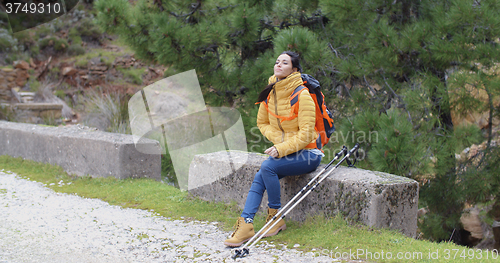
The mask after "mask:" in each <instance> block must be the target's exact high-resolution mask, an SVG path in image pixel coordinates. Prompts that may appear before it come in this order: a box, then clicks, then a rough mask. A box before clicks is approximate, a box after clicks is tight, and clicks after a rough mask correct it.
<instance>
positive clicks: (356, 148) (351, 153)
mask: <svg viewBox="0 0 500 263" xmlns="http://www.w3.org/2000/svg"><path fill="white" fill-rule="evenodd" d="M358 149H359V143H356V145H354V147H352V149H351V150H350V151H349V153H348V155H349V156H351V155H353V154H354V153H355V152H356V151H357V150H358Z"/></svg>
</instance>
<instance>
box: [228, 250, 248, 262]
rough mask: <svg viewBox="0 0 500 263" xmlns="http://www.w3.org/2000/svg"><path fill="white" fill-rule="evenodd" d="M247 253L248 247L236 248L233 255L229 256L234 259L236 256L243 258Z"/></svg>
mask: <svg viewBox="0 0 500 263" xmlns="http://www.w3.org/2000/svg"><path fill="white" fill-rule="evenodd" d="M249 253H250V250H249V249H248V248H244V249H242V250H240V249H236V250H235V251H234V255H233V256H232V257H231V258H232V259H234V260H236V258H243V257H245V256H246V255H248V254H249Z"/></svg>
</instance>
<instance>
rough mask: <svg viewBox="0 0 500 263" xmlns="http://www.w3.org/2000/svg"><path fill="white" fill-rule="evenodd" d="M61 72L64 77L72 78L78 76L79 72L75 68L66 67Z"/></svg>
mask: <svg viewBox="0 0 500 263" xmlns="http://www.w3.org/2000/svg"><path fill="white" fill-rule="evenodd" d="M61 72H62V74H63V76H72V75H74V74H76V73H77V72H78V70H77V69H75V68H73V67H64V68H63V69H62V71H61Z"/></svg>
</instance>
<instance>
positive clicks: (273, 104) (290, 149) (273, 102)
mask: <svg viewBox="0 0 500 263" xmlns="http://www.w3.org/2000/svg"><path fill="white" fill-rule="evenodd" d="M276 80H277V78H276V77H275V76H274V75H273V76H271V77H270V78H269V83H274V82H276ZM302 84H303V81H302V77H301V74H300V72H296V73H292V74H290V75H289V76H288V77H286V78H285V79H282V80H280V81H278V82H276V84H274V87H273V89H272V90H271V93H270V96H269V99H268V102H267V105H268V109H269V111H272V112H273V113H274V114H275V115H278V116H284V117H288V116H290V114H291V113H292V110H291V105H290V96H291V95H292V93H293V91H294V90H295V88H297V87H298V86H300V85H302ZM298 104H299V110H298V116H297V117H296V118H294V119H291V120H284V121H282V120H280V119H279V118H276V117H275V116H273V115H272V114H271V113H269V112H268V109H266V107H265V105H264V103H260V107H259V113H258V115H257V126H258V127H259V130H260V132H261V133H262V134H263V135H264V136H266V138H267V139H269V140H270V141H271V142H272V143H273V144H274V147H276V150H278V154H279V156H278V157H279V158H281V157H283V156H287V155H289V154H291V153H294V152H297V151H299V150H302V149H308V147H306V146H307V145H308V144H310V143H314V142H315V140H316V138H318V134H317V132H316V130H315V129H314V126H315V123H316V105H315V104H314V101H313V99H312V97H311V95H310V94H309V90H307V89H304V90H303V91H302V92H301V93H300V95H299V102H298Z"/></svg>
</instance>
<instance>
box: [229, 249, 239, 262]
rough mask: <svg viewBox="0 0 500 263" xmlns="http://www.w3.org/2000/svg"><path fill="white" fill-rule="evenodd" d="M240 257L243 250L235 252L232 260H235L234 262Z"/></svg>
mask: <svg viewBox="0 0 500 263" xmlns="http://www.w3.org/2000/svg"><path fill="white" fill-rule="evenodd" d="M240 255H241V250H239V249H236V250H235V251H234V255H233V256H232V257H231V258H232V259H234V260H236V258H237V257H239V256H240Z"/></svg>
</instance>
